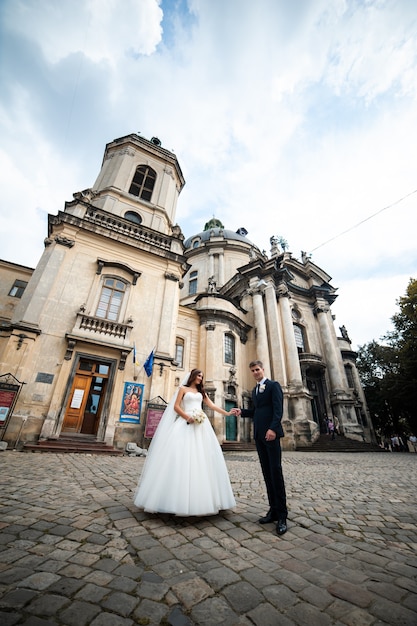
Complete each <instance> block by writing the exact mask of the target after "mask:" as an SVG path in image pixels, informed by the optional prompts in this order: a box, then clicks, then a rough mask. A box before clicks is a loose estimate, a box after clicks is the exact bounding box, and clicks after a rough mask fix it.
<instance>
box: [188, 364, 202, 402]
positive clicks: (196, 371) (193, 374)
mask: <svg viewBox="0 0 417 626" xmlns="http://www.w3.org/2000/svg"><path fill="white" fill-rule="evenodd" d="M198 374H201V375H202V376H204V374H203V372H202V371H201V370H199V369H193V370H191V372H190V375H189V377H188V380H187V384H186V387H191V385H192V384H193V382H194V381H195V379H196V378H197V376H198ZM196 387H197V389H198V391H199V392H200V393H201V395H202V396H203V398H204V397H205V396H206V395H207V394H206V390H205V389H204V384H203V381H201V383H197V384H196Z"/></svg>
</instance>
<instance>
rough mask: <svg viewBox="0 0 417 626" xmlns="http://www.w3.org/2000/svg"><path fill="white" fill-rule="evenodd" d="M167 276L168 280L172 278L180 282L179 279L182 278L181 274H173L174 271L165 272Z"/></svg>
mask: <svg viewBox="0 0 417 626" xmlns="http://www.w3.org/2000/svg"><path fill="white" fill-rule="evenodd" d="M165 278H166V279H167V280H172V281H174V282H175V283H178V282H179V280H180V279H179V276H177V275H176V274H173V273H172V272H165Z"/></svg>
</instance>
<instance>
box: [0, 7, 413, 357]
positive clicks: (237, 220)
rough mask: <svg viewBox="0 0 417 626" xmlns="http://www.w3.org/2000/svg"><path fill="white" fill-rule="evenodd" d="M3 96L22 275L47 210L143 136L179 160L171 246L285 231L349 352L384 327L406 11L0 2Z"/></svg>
mask: <svg viewBox="0 0 417 626" xmlns="http://www.w3.org/2000/svg"><path fill="white" fill-rule="evenodd" d="M0 84H1V86H2V88H1V91H0V163H1V167H0V184H1V189H2V195H1V200H0V258H2V259H5V260H8V261H13V262H16V263H20V264H22V265H29V266H31V267H34V266H35V265H36V263H37V261H38V260H39V258H40V256H41V254H42V251H43V240H44V238H45V236H46V235H47V215H48V213H52V214H56V213H57V212H58V211H59V210H62V209H63V207H64V203H65V201H67V200H71V199H72V194H73V193H74V192H76V191H79V190H81V189H85V188H87V187H91V186H92V185H93V184H94V181H95V179H96V177H97V175H98V172H99V169H100V165H101V160H102V156H103V151H104V147H105V144H106V143H107V142H109V141H112V140H113V139H115V138H116V137H121V136H123V135H127V134H129V133H132V132H140V133H141V134H142V135H143V136H144V137H147V138H150V137H152V136H157V137H159V138H160V140H161V141H162V145H163V146H164V147H165V148H167V149H168V150H173V151H174V152H175V153H176V155H177V157H178V159H179V162H180V164H181V167H182V170H183V173H184V175H185V178H186V186H185V188H184V190H183V192H182V194H181V196H180V199H179V204H178V210H177V221H178V223H179V224H180V226H181V228H182V230H183V232H184V235H185V236H186V237H188V236H190V235H192V234H194V233H196V232H199V231H200V230H202V228H203V226H204V224H205V222H206V221H207V219H209V218H210V217H212V216H213V215H215V216H216V217H217V218H219V219H221V220H222V222H223V223H224V224H225V226H226V228H230V229H232V230H236V229H237V228H239V227H242V226H243V227H245V228H246V229H247V231H248V233H249V234H248V237H249V238H250V239H251V240H252V241H253V242H254V243H255V244H256V245H258V246H259V247H260V248H261V249H264V250H266V251H267V252H269V249H270V244H269V240H270V237H271V236H273V235H275V236H282V237H284V238H285V239H286V240H287V241H288V244H289V250H290V251H291V252H292V254H293V255H294V256H295V257H296V258H300V256H301V251H302V250H303V251H306V252H307V253H311V252H312V260H313V261H314V262H315V263H317V265H319V266H321V267H322V268H323V269H324V270H325V271H326V272H328V274H330V276H332V284H334V285H335V286H336V287H338V288H339V297H338V299H337V300H336V302H335V304H334V305H333V313H334V314H335V315H336V322H335V325H336V328H338V326H341V325H345V326H346V328H347V330H348V332H349V335H350V336H351V338H352V341H353V345H354V347H355V346H357V345H358V344H359V345H362V344H364V343H366V342H368V341H371V340H372V339H377V340H378V339H379V338H380V337H381V336H382V335H384V334H385V333H386V331H388V330H390V328H391V323H390V318H391V316H392V315H393V314H394V313H395V312H396V311H397V307H396V300H397V299H398V298H399V297H400V296H402V295H403V294H404V293H405V290H406V287H407V284H408V281H409V279H410V278H411V277H413V278H417V245H416V234H415V233H416V222H417V220H416V205H417V175H416V174H417V168H416V163H417V102H416V100H417V93H416V92H417V5H416V3H415V1H414V0H363V1H359V0H357V1H352V0H332V2H329V1H328V0H314V2H311V1H310V0H296V1H294V2H288V1H287V0H257V2H253V1H249V0H188V1H187V0H178V1H175V0H166V1H163V2H158V1H157V0H60V2H56V1H55V0H2V2H0ZM369 216H373V217H372V218H371V219H369V220H367V219H366V218H368V217H369ZM365 220H366V221H365ZM356 225H358V226H357V227H355V226H356ZM342 233H343V234H342Z"/></svg>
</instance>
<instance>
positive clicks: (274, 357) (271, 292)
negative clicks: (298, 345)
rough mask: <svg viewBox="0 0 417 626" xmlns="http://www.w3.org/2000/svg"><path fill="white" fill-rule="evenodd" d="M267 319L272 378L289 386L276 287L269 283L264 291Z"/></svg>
mask: <svg viewBox="0 0 417 626" xmlns="http://www.w3.org/2000/svg"><path fill="white" fill-rule="evenodd" d="M264 294H265V305H266V318H267V320H268V328H269V341H270V345H271V365H272V371H271V376H272V378H274V379H275V380H278V381H279V382H280V383H281V384H282V385H286V384H287V380H286V373H285V368H284V367H283V364H284V362H285V354H284V346H283V338H282V334H281V328H280V325H279V320H278V309H277V307H278V305H277V298H276V292H275V287H274V285H273V284H272V283H271V282H267V286H266V287H265V289H264Z"/></svg>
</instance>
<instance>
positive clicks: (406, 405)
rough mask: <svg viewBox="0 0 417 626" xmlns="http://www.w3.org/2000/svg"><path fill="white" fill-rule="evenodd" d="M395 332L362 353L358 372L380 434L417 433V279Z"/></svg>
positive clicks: (409, 289) (401, 303)
mask: <svg viewBox="0 0 417 626" xmlns="http://www.w3.org/2000/svg"><path fill="white" fill-rule="evenodd" d="M397 305H398V306H399V308H400V310H399V312H398V313H396V314H395V315H394V316H393V317H392V322H393V324H394V330H393V331H392V332H390V333H388V334H387V335H386V336H385V337H382V341H384V343H383V344H382V343H378V342H376V341H371V342H370V343H368V344H365V345H364V346H361V347H360V348H359V350H358V361H357V366H358V371H359V375H360V377H361V380H362V384H363V387H364V391H365V395H366V399H367V402H368V407H369V410H370V413H371V416H372V421H373V424H374V427H375V430H376V432H377V433H378V434H379V435H380V436H381V437H384V436H389V435H390V434H392V433H399V434H402V435H403V436H404V435H407V434H409V433H410V432H413V433H415V432H417V280H415V279H410V282H409V284H408V287H407V291H406V295H405V296H403V297H401V298H399V300H398V301H397Z"/></svg>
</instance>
